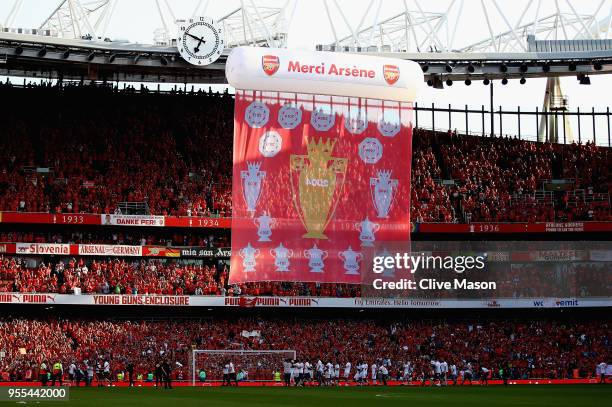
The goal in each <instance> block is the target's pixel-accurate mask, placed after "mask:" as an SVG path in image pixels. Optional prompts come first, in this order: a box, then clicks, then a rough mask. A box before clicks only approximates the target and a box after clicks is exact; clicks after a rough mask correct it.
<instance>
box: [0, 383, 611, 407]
mask: <svg viewBox="0 0 612 407" xmlns="http://www.w3.org/2000/svg"><path fill="white" fill-rule="evenodd" d="M605 400H608V401H609V400H612V386H611V385H565V386H563V385H561V386H555V385H542V386H537V385H530V386H509V387H502V386H491V387H480V386H473V387H447V388H440V387H433V388H431V387H425V388H422V387H386V388H383V387H363V388H355V387H339V388H338V387H332V388H277V387H275V388H270V387H242V388H240V387H239V388H220V387H214V388H206V387H197V388H194V387H180V388H175V389H173V390H161V389H155V388H150V387H146V388H144V387H143V388H138V387H136V388H126V387H113V388H78V389H75V388H72V389H71V392H70V401H67V402H59V401H58V402H36V401H28V402H24V401H21V402H15V401H12V402H4V403H0V404H2V405H9V404H12V405H16V404H18V405H24V404H26V405H27V404H30V405H35V406H46V405H49V406H57V407H61V406H70V407H81V406H82V407H96V406H104V407H109V406H134V407H146V406H160V407H161V406H164V407H184V406H220V407H233V406H236V407H238V406H240V407H244V406H249V407H260V406H261V407H264V406H266V407H267V406H283V407H292V406H295V407H302V406H312V407H327V406H330V407H341V406H347V407H361V406H363V407H372V406H374V405H384V406H403V407H406V406H410V407H413V406H428V407H435V406H444V407H448V406H470V407H479V406H487V407H490V406H496V407H498V406H555V407H563V406H568V407H569V406H571V407H577V406H580V407H584V406H601V405H602V403H603V405H605V404H606V401H605Z"/></svg>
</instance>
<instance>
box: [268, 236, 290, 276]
mask: <svg viewBox="0 0 612 407" xmlns="http://www.w3.org/2000/svg"><path fill="white" fill-rule="evenodd" d="M270 255H271V256H272V257H274V267H276V271H289V259H290V258H291V257H293V250H291V249H287V248H286V247H285V246H283V244H282V243H281V244H279V245H278V246H277V247H275V248H274V249H270Z"/></svg>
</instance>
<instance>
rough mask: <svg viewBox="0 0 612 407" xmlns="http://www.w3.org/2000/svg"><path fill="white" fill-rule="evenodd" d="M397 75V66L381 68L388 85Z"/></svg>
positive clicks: (398, 73) (395, 79)
mask: <svg viewBox="0 0 612 407" xmlns="http://www.w3.org/2000/svg"><path fill="white" fill-rule="evenodd" d="M264 58H265V57H264ZM264 70H265V68H264ZM268 75H269V74H268ZM399 75H400V72H399V68H398V67H397V66H395V65H385V66H383V76H384V77H385V81H387V83H388V84H389V85H393V84H394V83H395V82H397V80H398V79H399Z"/></svg>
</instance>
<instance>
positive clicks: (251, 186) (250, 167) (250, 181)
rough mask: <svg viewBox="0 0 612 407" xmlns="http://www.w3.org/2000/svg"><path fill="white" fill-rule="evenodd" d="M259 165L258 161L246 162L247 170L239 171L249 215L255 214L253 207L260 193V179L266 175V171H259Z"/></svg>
mask: <svg viewBox="0 0 612 407" xmlns="http://www.w3.org/2000/svg"><path fill="white" fill-rule="evenodd" d="M259 167H261V163H260V162H253V163H247V171H240V177H241V178H242V192H243V194H244V201H245V202H246V205H247V211H249V213H250V214H251V217H252V216H253V215H254V214H255V207H256V206H257V202H258V201H259V196H260V194H261V181H262V180H263V179H264V178H265V177H266V172H265V171H259Z"/></svg>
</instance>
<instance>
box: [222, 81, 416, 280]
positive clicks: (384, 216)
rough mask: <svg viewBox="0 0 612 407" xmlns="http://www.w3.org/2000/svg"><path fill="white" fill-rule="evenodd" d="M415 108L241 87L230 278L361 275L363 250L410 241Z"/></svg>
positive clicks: (236, 123)
mask: <svg viewBox="0 0 612 407" xmlns="http://www.w3.org/2000/svg"><path fill="white" fill-rule="evenodd" d="M411 115H412V106H411V104H409V103H398V102H385V101H380V100H370V99H358V98H346V97H330V96H312V95H303V94H297V95H296V94H280V95H279V94H276V93H274V94H272V93H261V92H252V91H250V92H244V91H237V93H236V108H235V119H234V167H233V196H232V201H233V219H232V248H233V250H232V257H231V274H230V282H245V281H319V282H348V283H359V282H360V281H361V276H360V266H361V261H362V260H363V254H364V250H365V249H366V248H368V247H372V246H374V243H377V242H378V243H380V242H385V241H395V242H397V241H408V240H409V238H410V212H409V208H410V202H409V199H410V162H411V153H412V151H411V148H412V133H411ZM377 246H378V245H377Z"/></svg>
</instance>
